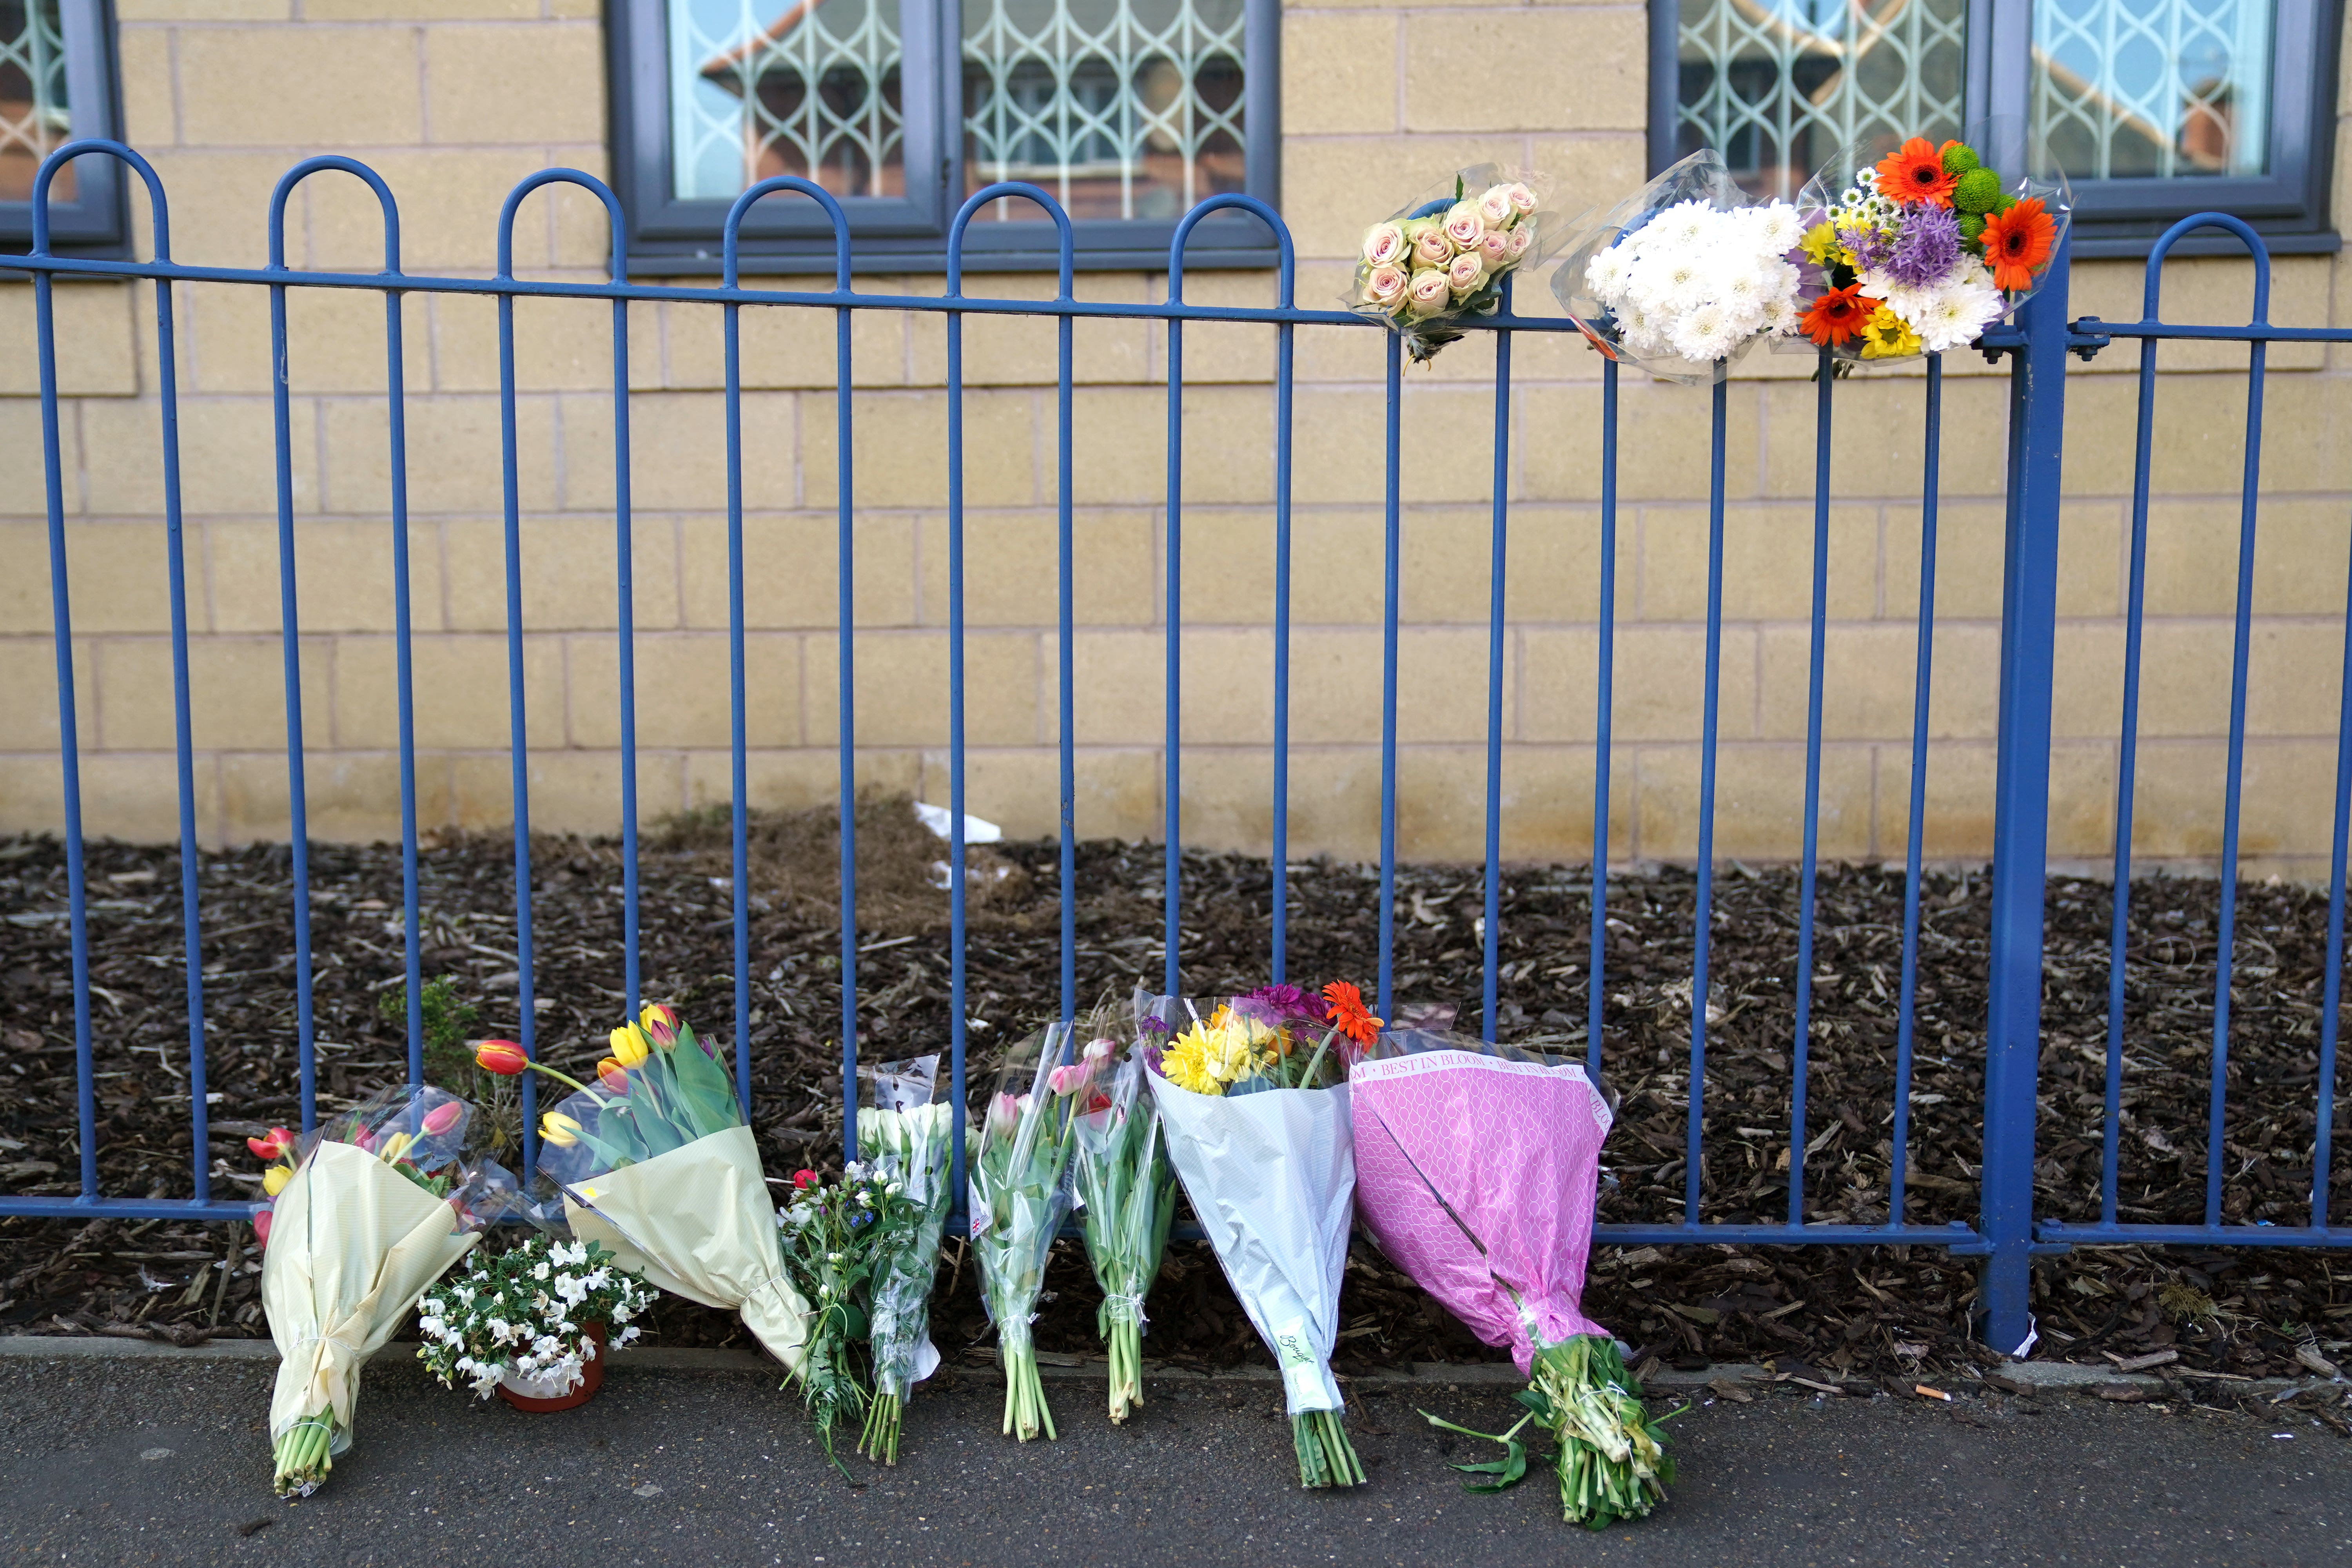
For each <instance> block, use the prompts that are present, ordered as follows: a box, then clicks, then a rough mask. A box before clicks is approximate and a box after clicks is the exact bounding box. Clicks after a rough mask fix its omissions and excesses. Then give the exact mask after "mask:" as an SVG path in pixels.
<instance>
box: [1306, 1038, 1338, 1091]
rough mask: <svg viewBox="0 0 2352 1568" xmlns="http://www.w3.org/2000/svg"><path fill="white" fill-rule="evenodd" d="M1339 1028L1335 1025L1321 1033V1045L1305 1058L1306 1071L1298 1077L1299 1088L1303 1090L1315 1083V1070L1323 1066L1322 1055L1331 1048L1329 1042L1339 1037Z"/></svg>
mask: <svg viewBox="0 0 2352 1568" xmlns="http://www.w3.org/2000/svg"><path fill="white" fill-rule="evenodd" d="M1338 1037H1339V1025H1337V1024H1334V1025H1332V1026H1330V1027H1329V1028H1328V1029H1326V1030H1324V1031H1323V1043H1322V1044H1321V1045H1319V1046H1317V1047H1315V1054H1314V1055H1313V1056H1311V1057H1309V1058H1307V1070H1306V1071H1305V1072H1302V1073H1300V1074H1299V1075H1298V1087H1299V1088H1301V1089H1304V1088H1306V1087H1307V1085H1308V1084H1310V1083H1313V1082H1314V1081H1315V1069H1316V1068H1319V1067H1321V1066H1322V1065H1323V1053H1324V1052H1325V1051H1328V1050H1329V1049H1330V1048H1331V1042H1332V1041H1333V1040H1334V1039H1336V1038H1338Z"/></svg>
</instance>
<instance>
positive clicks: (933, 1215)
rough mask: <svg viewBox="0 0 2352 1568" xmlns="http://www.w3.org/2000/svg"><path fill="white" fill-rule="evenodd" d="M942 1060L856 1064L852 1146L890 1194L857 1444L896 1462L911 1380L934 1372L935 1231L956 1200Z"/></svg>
mask: <svg viewBox="0 0 2352 1568" xmlns="http://www.w3.org/2000/svg"><path fill="white" fill-rule="evenodd" d="M939 1071H940V1058H938V1056H936V1055H932V1056H928V1057H918V1058H915V1059H914V1060H912V1061H907V1062H886V1063H883V1064H881V1065H879V1066H877V1067H876V1068H873V1069H871V1070H870V1071H869V1070H867V1069H865V1068H860V1069H859V1070H858V1074H857V1079H858V1083H859V1084H860V1086H861V1089H862V1093H861V1096H860V1098H861V1099H866V1100H870V1101H871V1103H870V1104H867V1105H862V1106H860V1107H859V1109H858V1112H857V1152H858V1153H859V1154H860V1155H861V1156H863V1159H864V1163H865V1164H866V1168H867V1169H868V1170H870V1171H873V1172H874V1173H877V1175H879V1176H881V1177H882V1178H883V1183H884V1185H885V1187H886V1188H887V1187H896V1188H898V1191H897V1192H894V1193H888V1194H887V1196H888V1198H889V1200H890V1201H889V1203H888V1205H887V1207H886V1208H885V1211H884V1215H883V1219H882V1223H881V1224H879V1225H878V1226H877V1227H876V1228H875V1232H874V1236H873V1239H872V1248H873V1260H872V1264H871V1267H870V1268H869V1269H868V1272H867V1289H868V1292H869V1305H868V1309H867V1315H868V1317H869V1319H870V1320H871V1322H872V1331H871V1334H870V1335H869V1338H868V1345H869V1348H870V1350H871V1352H872V1354H873V1362H874V1398H873V1402H872V1403H871V1404H870V1405H868V1406H867V1407H866V1427H865V1430H864V1431H863V1432H862V1433H861V1434H860V1435H859V1436H858V1440H857V1447H858V1449H859V1451H860V1452H862V1453H864V1454H865V1455H866V1457H867V1458H874V1459H879V1460H881V1461H882V1462H883V1463H884V1464H886V1465H895V1464H897V1463H898V1424H899V1420H900V1418H901V1416H902V1415H904V1414H905V1411H906V1407H907V1401H908V1399H910V1398H912V1397H913V1396H914V1391H915V1384H919V1383H920V1382H922V1381H923V1380H924V1379H925V1378H927V1377H929V1376H930V1375H931V1373H933V1372H935V1371H937V1370H938V1369H939V1364H940V1352H939V1350H938V1349H937V1347H935V1346H934V1345H933V1344H932V1343H931V1333H930V1323H931V1281H932V1279H933V1278H934V1277H935V1276H936V1275H937V1274H938V1272H939V1262H940V1231H941V1230H942V1229H943V1228H944V1227H945V1226H946V1225H947V1217H948V1209H949V1207H950V1202H951V1200H952V1199H953V1197H954V1193H953V1192H952V1190H951V1188H950V1175H951V1172H950V1162H951V1159H952V1157H953V1154H954V1147H955V1145H954V1139H955V1126H954V1116H955V1107H954V1106H953V1105H951V1104H950V1103H949V1101H948V1100H946V1099H945V1098H944V1097H943V1096H941V1095H940V1092H939V1090H940V1083H939Z"/></svg>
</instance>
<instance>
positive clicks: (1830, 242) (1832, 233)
mask: <svg viewBox="0 0 2352 1568" xmlns="http://www.w3.org/2000/svg"><path fill="white" fill-rule="evenodd" d="M1797 245H1798V248H1799V249H1801V250H1802V251H1803V252H1804V253H1805V255H1806V256H1807V258H1810V259H1811V262H1812V264H1813V265H1814V266H1816V267H1827V266H1828V265H1829V264H1830V263H1831V262H1832V261H1843V260H1845V259H1846V254H1845V247H1843V246H1842V245H1840V244H1839V243H1838V237H1837V230H1836V229H1834V228H1832V226H1829V225H1828V224H1825V223H1817V224H1815V225H1813V226H1812V227H1811V228H1809V229H1807V230H1806V231H1805V237H1804V238H1803V239H1801V240H1799V241H1798V242H1797Z"/></svg>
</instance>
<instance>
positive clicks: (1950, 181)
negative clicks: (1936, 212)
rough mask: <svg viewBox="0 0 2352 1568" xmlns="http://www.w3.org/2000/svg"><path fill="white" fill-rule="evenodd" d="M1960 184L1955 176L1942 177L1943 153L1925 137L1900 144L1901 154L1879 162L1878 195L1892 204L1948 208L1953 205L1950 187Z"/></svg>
mask: <svg viewBox="0 0 2352 1568" xmlns="http://www.w3.org/2000/svg"><path fill="white" fill-rule="evenodd" d="M1959 183H1960V177H1959V176H1958V174H1946V173H1944V155H1943V153H1939V152H1937V150H1936V144H1935V143H1934V142H1930V141H1928V140H1927V138H1926V137H1925V136H1914V137H1913V138H1911V140H1910V141H1908V142H1905V143H1903V148H1902V151H1900V152H1897V153H1888V154H1887V155H1886V156H1885V157H1884V158H1881V159H1880V160H1879V161H1878V194H1879V195H1882V196H1885V197H1887V198H1888V199H1890V200H1893V201H1898V202H1933V203H1934V204H1935V205H1937V206H1939V207H1948V206H1950V205H1952V187H1953V186H1954V185H1957V184H1959Z"/></svg>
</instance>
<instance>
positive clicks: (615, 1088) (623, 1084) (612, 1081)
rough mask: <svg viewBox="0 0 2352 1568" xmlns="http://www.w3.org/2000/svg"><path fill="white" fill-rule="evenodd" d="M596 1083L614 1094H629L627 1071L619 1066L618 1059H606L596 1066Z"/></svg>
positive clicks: (619, 1061)
mask: <svg viewBox="0 0 2352 1568" xmlns="http://www.w3.org/2000/svg"><path fill="white" fill-rule="evenodd" d="M596 1081H597V1082H599V1083H601V1084H603V1085H604V1087H605V1088H606V1089H610V1090H611V1091H612V1092H613V1093H614V1094H626V1093H628V1092H629V1069H628V1068H625V1067H623V1066H622V1065H621V1060H620V1058H618V1057H606V1058H604V1060H603V1061H601V1062H598V1063H597V1064H596Z"/></svg>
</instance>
